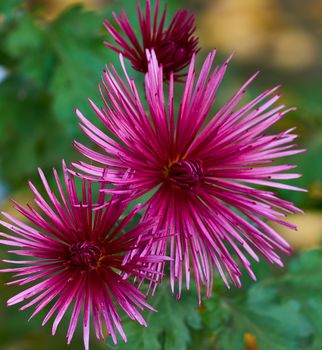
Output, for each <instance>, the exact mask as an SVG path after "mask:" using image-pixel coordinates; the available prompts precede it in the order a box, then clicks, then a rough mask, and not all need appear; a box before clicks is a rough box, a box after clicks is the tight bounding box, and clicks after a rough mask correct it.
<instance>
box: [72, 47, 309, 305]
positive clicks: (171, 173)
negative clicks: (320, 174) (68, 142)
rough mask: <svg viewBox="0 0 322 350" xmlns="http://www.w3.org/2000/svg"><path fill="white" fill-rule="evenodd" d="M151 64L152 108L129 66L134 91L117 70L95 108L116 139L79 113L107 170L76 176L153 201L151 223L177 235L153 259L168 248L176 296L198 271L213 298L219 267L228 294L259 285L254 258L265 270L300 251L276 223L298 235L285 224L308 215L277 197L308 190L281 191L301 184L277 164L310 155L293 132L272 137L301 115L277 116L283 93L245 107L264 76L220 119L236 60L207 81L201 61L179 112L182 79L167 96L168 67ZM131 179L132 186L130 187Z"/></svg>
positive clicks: (152, 59)
mask: <svg viewBox="0 0 322 350" xmlns="http://www.w3.org/2000/svg"><path fill="white" fill-rule="evenodd" d="M147 57H148V62H149V70H148V73H147V74H146V77H145V91H146V98H147V105H148V107H147V108H144V107H143V105H142V103H141V102H140V98H139V95H138V91H137V89H136V86H135V84H134V82H133V80H131V79H130V78H128V75H127V73H126V71H125V68H124V63H123V59H122V57H121V62H122V66H123V69H124V72H125V76H126V80H127V84H126V82H124V81H123V80H122V79H121V77H120V76H119V75H117V73H116V72H115V69H112V70H111V71H110V70H107V71H105V72H104V80H103V85H102V88H101V95H102V98H103V104H104V108H102V109H100V108H98V107H97V106H96V105H95V104H94V103H93V102H92V101H90V103H91V105H92V107H93V109H94V111H95V113H96V114H97V116H98V117H99V119H100V120H101V121H102V123H103V124H104V125H105V127H106V129H107V130H108V131H109V133H111V134H112V135H113V138H111V137H109V136H107V134H105V133H103V132H102V131H101V130H100V129H99V128H97V127H96V126H94V125H93V124H92V123H90V122H89V121H88V120H87V119H86V118H85V117H84V116H83V115H82V114H81V113H80V112H79V111H77V115H78V117H79V118H80V120H81V128H82V129H83V131H84V132H85V133H86V134H87V135H88V136H89V137H90V138H91V139H92V140H93V141H94V142H95V143H96V144H97V145H98V146H99V147H100V148H101V150H102V153H99V152H96V151H94V150H91V149H89V148H87V147H85V146H83V145H81V144H79V143H75V145H76V147H77V149H78V150H79V151H80V152H81V153H82V154H84V155H85V156H86V157H88V158H89V159H91V160H94V161H96V162H98V163H100V164H101V166H94V165H91V164H86V163H84V162H80V163H79V164H75V167H77V169H78V170H80V171H81V172H82V173H83V175H82V176H90V177H96V178H101V179H104V180H105V181H106V180H107V181H111V182H112V183H113V184H114V185H115V186H116V187H115V188H111V189H109V191H118V189H119V188H120V187H119V186H124V185H127V186H129V187H130V189H131V192H132V194H133V193H134V194H135V195H136V196H141V195H143V194H145V193H147V192H150V193H152V195H151V197H150V199H149V200H148V201H147V202H146V211H145V214H144V215H145V216H146V217H154V218H157V219H156V221H158V224H159V226H160V227H161V228H162V229H163V230H165V231H166V232H167V235H168V238H167V239H163V240H161V241H155V243H154V247H153V249H152V251H153V252H154V251H155V252H158V253H160V254H161V255H164V254H165V252H166V249H167V243H168V247H169V248H168V249H169V251H170V257H171V258H172V259H173V260H172V261H170V280H171V287H172V291H174V285H175V281H177V282H178V297H180V292H181V288H182V280H183V276H184V275H185V280H186V286H187V288H189V283H190V273H191V270H192V272H193V274H194V278H195V281H196V285H197V289H198V291H199V298H200V286H201V285H205V286H206V290H207V294H208V296H209V295H210V293H211V289H212V284H213V278H214V270H215V269H214V267H216V270H217V271H218V272H219V274H220V275H221V277H222V279H223V280H224V282H225V283H226V285H227V286H228V285H229V280H231V281H232V282H233V284H235V285H237V286H240V285H241V282H240V277H241V266H243V267H244V268H245V269H246V271H247V272H248V273H249V275H250V276H251V277H252V278H254V279H255V276H254V274H253V272H252V267H251V263H250V259H249V258H250V257H251V258H253V259H255V260H256V261H258V260H259V255H262V256H263V257H264V258H265V259H266V260H268V261H269V262H270V263H272V264H273V263H276V264H279V265H282V261H281V259H280V257H279V255H278V254H277V251H280V252H283V253H289V252H290V250H291V248H290V246H289V244H288V243H287V242H286V241H285V240H284V239H283V238H281V237H280V236H279V235H278V234H277V232H276V231H275V230H274V229H273V228H271V227H270V226H269V224H268V223H267V221H271V222H277V223H279V224H282V225H286V226H288V227H290V228H293V229H294V228H295V227H294V226H293V225H291V224H289V223H287V222H285V221H284V220H283V218H284V217H285V216H286V214H288V213H294V212H301V210H299V209H297V208H296V207H295V206H294V205H293V204H292V203H290V202H288V201H286V200H283V199H280V198H278V197H277V195H276V193H274V192H273V191H272V190H270V189H268V188H269V187H271V188H274V187H275V188H281V189H287V190H301V189H300V188H297V187H293V186H291V185H288V184H284V183H283V181H282V182H281V181H280V180H288V179H293V178H297V177H299V176H300V175H299V174H294V173H291V172H289V171H290V170H292V169H294V168H295V166H294V165H290V164H286V165H281V164H279V165H276V164H275V165H274V164H272V162H274V160H276V159H279V158H282V157H284V156H291V155H294V154H296V153H299V152H302V150H298V149H294V146H295V145H294V144H293V141H294V139H295V138H296V137H297V136H296V135H294V134H293V133H292V131H293V129H290V130H286V131H283V132H280V133H278V134H273V135H270V134H269V133H267V129H268V128H269V127H270V126H271V125H273V124H274V123H275V122H277V121H278V120H279V119H281V118H282V117H283V116H284V115H285V114H286V113H287V112H289V111H290V110H291V109H285V106H284V105H279V106H274V104H275V103H276V102H277V101H278V99H279V98H280V95H279V94H277V93H276V90H277V88H273V89H271V90H267V91H265V92H263V93H262V94H260V95H259V96H257V97H256V98H255V99H254V100H252V101H250V102H248V103H247V104H245V105H241V100H242V98H243V96H244V95H245V89H246V87H247V86H248V85H249V84H250V83H251V81H252V80H254V78H255V76H256V74H255V75H254V76H253V77H251V78H250V79H249V80H248V81H247V82H246V83H245V84H244V85H243V86H242V87H241V88H240V89H239V90H238V91H237V92H235V93H234V94H233V95H232V97H231V98H230V99H229V100H228V102H227V103H225V104H224V105H222V106H220V107H217V108H216V109H215V110H214V109H213V108H214V107H216V106H214V103H215V100H216V95H217V91H218V89H219V87H220V85H221V82H222V79H223V77H224V75H225V72H226V69H227V66H228V62H229V60H230V58H229V59H228V60H227V61H226V62H225V63H224V64H223V65H222V66H217V67H215V68H214V69H213V68H212V65H213V61H214V57H215V52H213V53H211V54H209V55H208V57H207V58H206V60H205V62H204V64H203V67H202V69H201V73H200V75H199V76H198V77H196V73H195V69H194V57H193V58H192V61H191V64H190V67H189V72H188V76H187V80H186V83H185V88H184V92H183V96H182V100H181V103H180V107H179V108H178V111H176V109H175V107H174V102H173V101H174V76H173V74H171V75H170V82H169V86H168V88H167V89H168V91H167V94H166V93H165V92H164V83H163V69H162V66H159V64H158V62H157V58H156V55H155V54H154V52H152V55H151V54H149V53H148V56H147ZM166 96H167V97H166ZM106 167H107V170H106ZM84 172H85V173H87V175H84ZM124 172H129V173H131V176H129V177H128V178H127V179H124V177H122V174H123V173H124ZM263 186H264V187H263ZM261 187H263V188H261ZM238 261H239V262H238Z"/></svg>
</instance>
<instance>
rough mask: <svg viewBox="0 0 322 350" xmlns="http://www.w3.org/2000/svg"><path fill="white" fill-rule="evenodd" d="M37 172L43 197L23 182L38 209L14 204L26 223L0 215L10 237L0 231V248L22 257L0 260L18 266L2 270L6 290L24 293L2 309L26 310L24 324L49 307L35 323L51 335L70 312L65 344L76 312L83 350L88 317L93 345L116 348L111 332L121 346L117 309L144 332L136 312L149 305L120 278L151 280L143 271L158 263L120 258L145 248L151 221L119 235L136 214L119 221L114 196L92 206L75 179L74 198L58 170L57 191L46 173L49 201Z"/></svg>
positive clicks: (86, 189) (120, 206) (119, 205)
mask: <svg viewBox="0 0 322 350" xmlns="http://www.w3.org/2000/svg"><path fill="white" fill-rule="evenodd" d="M39 173H40V176H41V180H42V183H43V185H44V188H45V192H46V193H47V197H48V199H47V200H46V199H45V197H43V196H42V195H41V194H40V192H38V190H37V189H36V187H34V185H33V184H32V183H30V187H31V190H32V192H33V193H34V195H35V203H36V205H37V207H38V211H36V210H35V209H34V208H32V207H31V206H28V207H27V208H25V207H23V206H21V205H20V204H18V203H16V202H14V204H15V207H16V209H17V210H18V212H19V213H20V214H21V215H23V216H24V217H25V218H26V219H28V220H29V222H30V223H31V224H32V225H31V224H29V223H25V221H20V220H18V219H17V218H15V217H13V216H11V215H9V214H7V213H3V215H4V216H5V217H6V219H7V220H8V221H1V224H2V225H3V226H4V227H6V228H7V229H9V230H10V233H0V236H1V237H2V239H1V240H0V243H1V244H3V245H6V246H12V247H15V248H17V249H16V250H11V251H10V253H12V254H16V255H18V256H23V257H25V258H27V259H25V260H23V261H22V260H5V261H6V262H8V263H11V264H18V265H21V266H22V267H13V268H8V269H5V270H2V272H9V273H13V274H14V275H13V278H14V280H13V281H12V282H10V283H9V284H15V285H19V286H24V287H25V286H26V285H27V284H31V287H28V288H26V287H25V290H24V291H22V292H21V293H19V294H18V295H16V296H14V297H12V298H11V299H9V300H8V305H15V304H18V303H23V306H22V307H21V310H24V309H27V308H30V307H32V306H33V307H34V312H33V314H32V315H31V318H32V317H34V316H35V315H36V314H38V313H39V311H41V310H43V309H44V308H45V307H46V306H48V305H50V304H51V308H50V310H49V312H48V313H47V315H46V317H45V319H44V320H43V323H42V324H43V325H44V324H45V323H47V322H48V321H49V319H50V318H52V317H54V321H53V327H52V333H53V334H55V332H56V329H57V326H58V325H59V323H60V321H61V319H62V318H63V317H64V315H65V314H66V311H67V310H68V309H71V310H72V314H71V319H70V323H69V328H68V332H67V342H68V344H69V343H70V342H71V340H72V338H73V335H74V332H75V329H76V326H77V323H78V320H79V319H80V317H81V316H80V315H81V312H82V311H83V315H84V316H83V320H82V324H83V334H84V345H85V349H86V350H87V349H88V348H89V333H90V318H92V321H93V325H94V329H95V334H96V337H97V338H98V339H103V338H104V334H105V335H106V334H109V335H111V337H112V338H113V341H114V342H115V343H116V342H117V338H116V333H117V332H118V333H119V334H120V335H121V337H122V338H123V339H124V340H125V341H126V335H125V333H124V331H123V329H122V325H121V318H120V315H119V308H121V309H123V310H124V311H125V313H126V314H127V315H128V316H129V317H130V318H131V319H133V320H136V321H137V322H139V323H140V324H141V325H144V326H146V322H145V320H144V319H143V317H142V315H141V311H142V310H144V308H147V309H151V310H152V307H151V306H149V305H148V304H147V302H146V301H145V295H143V293H142V292H141V291H139V290H138V289H137V288H136V287H135V286H134V285H133V284H132V283H130V280H129V279H127V278H125V276H126V277H128V278H130V277H129V276H134V278H135V277H137V278H138V279H143V278H144V279H148V280H150V281H153V280H156V277H155V275H156V273H155V272H154V271H150V268H149V266H151V265H153V264H155V263H160V262H161V261H162V257H160V256H159V257H155V256H153V255H151V254H150V255H145V256H134V257H133V258H132V259H131V260H130V259H127V260H124V257H125V256H127V255H128V253H129V252H131V251H133V250H134V249H139V248H140V245H142V246H143V247H146V245H147V240H148V239H150V234H149V231H150V230H151V227H150V226H151V223H148V222H145V223H141V224H139V225H137V226H134V228H132V229H130V230H128V231H127V232H126V233H125V234H124V233H123V229H124V228H126V227H127V224H128V222H129V221H130V220H131V219H132V217H133V216H134V214H135V213H136V212H137V210H138V208H135V209H134V210H132V211H131V212H130V213H129V214H128V215H127V216H125V217H124V218H121V216H122V215H123V212H124V209H125V208H126V206H127V202H126V201H124V198H123V199H122V198H120V197H119V198H116V197H115V196H114V197H112V198H111V200H110V201H109V202H107V203H105V201H104V196H105V195H104V193H102V192H101V193H100V194H99V198H98V202H97V204H96V205H95V206H94V205H93V201H92V183H91V182H87V181H83V182H82V194H81V195H79V194H78V193H77V190H76V184H75V181H74V176H73V175H71V174H70V173H69V172H68V170H67V168H66V166H65V164H64V165H63V175H64V182H65V185H64V184H63V182H61V181H60V179H59V177H58V174H57V172H56V170H54V176H55V179H56V184H57V189H58V191H57V192H58V193H57V195H56V194H55V193H54V192H53V191H52V190H51V188H50V187H49V185H48V182H47V180H46V178H45V175H44V173H43V172H42V170H41V169H39ZM103 186H104V185H103ZM139 238H140V242H139V243H138V239H139ZM54 314H56V316H54Z"/></svg>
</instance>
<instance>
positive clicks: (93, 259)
mask: <svg viewBox="0 0 322 350" xmlns="http://www.w3.org/2000/svg"><path fill="white" fill-rule="evenodd" d="M69 252H70V260H71V262H72V264H73V265H75V266H78V267H80V268H81V269H82V270H92V269H95V268H96V267H97V265H98V261H99V259H100V258H101V256H102V250H101V248H100V246H99V245H98V244H97V243H95V242H89V241H84V242H79V243H75V244H73V245H72V246H71V247H70V249H69Z"/></svg>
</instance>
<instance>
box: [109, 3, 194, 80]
mask: <svg viewBox="0 0 322 350" xmlns="http://www.w3.org/2000/svg"><path fill="white" fill-rule="evenodd" d="M159 7H160V1H159V0H156V3H155V9H154V11H153V12H152V13H151V2H150V0H147V1H146V7H145V14H143V13H142V11H141V8H140V5H139V4H138V7H137V9H138V18H139V23H140V30H141V35H140V37H138V36H137V35H136V34H135V33H134V30H133V27H132V24H131V23H130V21H129V20H128V17H127V15H126V13H125V11H124V10H121V15H117V14H115V13H114V14H113V16H114V19H115V22H116V23H117V24H118V26H119V29H120V31H121V32H119V31H118V30H117V28H115V27H114V26H113V24H112V23H110V22H109V21H105V27H106V29H107V30H108V31H109V33H110V34H111V35H112V37H113V38H114V40H115V42H116V44H117V45H116V46H115V45H113V44H111V43H109V42H106V43H105V44H106V45H107V46H108V47H109V48H111V49H113V50H114V51H116V52H118V53H122V54H123V55H124V57H126V58H127V59H129V60H130V61H131V63H132V66H133V68H134V69H135V70H137V71H139V72H144V73H145V72H147V71H148V62H147V58H146V54H145V52H146V49H149V50H152V49H154V51H155V53H156V55H157V58H158V61H159V63H160V64H162V66H163V74H164V76H163V77H164V79H165V80H168V79H169V77H170V73H171V72H174V76H175V78H176V79H177V80H179V79H180V78H181V77H182V76H184V74H183V73H180V71H181V70H182V69H184V68H185V67H186V66H187V65H188V64H189V62H190V60H191V57H192V55H193V54H194V53H196V52H197V51H198V39H197V38H196V37H195V36H194V32H195V29H196V28H195V24H194V22H195V17H194V15H192V14H189V12H188V11H186V10H179V11H177V12H176V13H175V15H174V17H173V19H172V20H171V22H170V24H169V26H168V27H167V28H166V27H165V21H166V8H164V10H163V12H162V14H161V15H160V13H159V12H160V11H159Z"/></svg>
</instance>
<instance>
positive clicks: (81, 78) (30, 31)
mask: <svg viewBox="0 0 322 350" xmlns="http://www.w3.org/2000/svg"><path fill="white" fill-rule="evenodd" d="M67 2H68V4H70V3H72V2H75V1H67ZM85 2H86V4H89V3H91V1H90V0H87V1H85ZM208 2H209V4H207V3H206V1H204V2H201V1H198V0H194V1H189V2H188V3H187V4H185V5H189V6H190V5H191V6H192V7H195V8H198V9H200V11H202V12H201V13H200V14H199V16H198V22H199V27H200V28H199V32H200V36H201V41H202V44H203V45H204V46H205V47H207V49H208V48H212V47H214V46H216V47H217V48H218V51H219V52H223V53H224V54H223V55H222V56H221V57H224V56H225V55H227V54H228V53H230V52H229V51H232V50H233V49H234V48H231V46H232V45H235V44H234V43H238V45H240V55H237V56H236V57H235V58H234V61H233V64H232V65H231V69H230V71H229V72H228V75H227V79H226V81H225V84H224V86H223V89H222V92H221V94H220V96H219V101H218V103H219V104H220V103H222V101H223V100H225V99H226V98H227V96H229V95H230V94H231V92H232V91H233V90H235V89H236V88H237V87H239V86H240V84H241V83H242V82H244V81H245V80H246V79H247V78H248V77H249V75H250V74H252V73H253V72H254V71H255V70H257V68H258V67H259V66H260V67H265V69H264V70H263V72H262V74H261V77H260V78H259V79H258V80H257V81H256V82H255V83H254V86H253V88H251V91H250V96H253V95H255V94H256V93H258V91H260V90H262V89H263V88H265V89H266V88H267V87H270V86H272V84H277V83H282V84H283V88H282V92H283V93H284V95H285V96H284V97H283V102H285V103H286V104H288V105H295V106H298V107H299V109H298V111H297V112H293V113H292V114H290V116H288V117H286V118H285V119H284V120H282V121H281V122H280V123H279V124H278V125H277V126H276V127H275V128H276V129H278V130H281V129H284V128H288V127H293V126H297V127H298V132H299V134H300V136H301V137H300V139H299V142H300V143H301V146H302V147H305V148H307V149H308V151H307V152H306V153H304V154H301V155H299V156H297V157H296V159H293V160H291V161H292V162H294V163H298V164H299V172H301V173H303V174H304V176H303V177H302V178H301V179H299V180H298V181H297V183H296V185H299V186H303V187H306V188H308V189H309V190H310V191H309V194H308V195H307V194H301V193H296V192H288V193H286V192H283V193H282V195H283V197H284V198H286V199H289V200H293V201H295V203H296V204H297V205H298V206H301V207H303V208H305V209H307V210H310V211H311V210H312V211H313V210H314V214H312V215H308V216H307V218H308V219H306V217H305V216H303V217H296V218H295V219H294V220H295V221H296V223H297V224H299V226H300V227H301V230H300V231H299V232H298V233H296V235H297V236H302V237H303V238H304V240H305V239H306V240H307V241H308V235H311V233H310V232H311V231H310V230H309V229H308V228H309V227H313V224H312V225H311V222H310V220H313V219H312V217H314V220H315V224H314V225H315V226H314V228H313V230H314V234H312V235H313V236H314V239H313V241H312V240H311V241H310V242H311V243H310V245H309V246H314V245H317V243H318V242H319V241H320V240H321V233H322V232H321V224H320V223H321V213H320V211H319V210H320V209H321V206H322V162H321V151H322V104H321V81H322V80H321V79H322V70H321V60H320V58H321V53H322V45H321V42H322V41H321V38H320V36H321V34H320V33H322V31H321V25H322V22H321V18H320V17H319V16H317V15H316V14H317V12H318V11H319V9H320V10H321V9H322V1H320V0H310V1H308V2H307V4H308V6H307V8H306V10H305V11H304V10H303V7H301V5H300V4H301V1H286V0H285V1H281V2H280V3H279V2H278V1H271V2H269V3H268V2H267V1H264V0H260V1H259V0H258V1H257V0H254V1H252V0H247V1H243V2H241V1H239V3H238V4H239V5H238V6H244V7H242V8H240V7H236V1H233V0H230V1H226V2H225V1H224V0H217V1H215V2H214V1H208ZM56 3H57V2H56ZM59 3H60V4H61V3H62V1H59ZM102 3H103V4H105V5H104V6H103V7H100V9H99V11H97V10H96V11H94V10H89V9H88V8H86V7H83V6H80V5H72V6H69V7H67V8H63V9H62V8H59V10H57V9H54V8H53V6H54V4H55V1H52V0H51V1H48V2H43V1H22V0H1V1H0V38H1V40H0V68H1V70H0V71H1V72H4V74H5V76H4V78H3V79H1V78H0V116H1V117H0V135H1V138H0V187H1V193H2V192H6V193H11V194H13V196H15V197H19V200H20V199H21V201H22V202H26V201H27V200H28V196H29V195H28V194H26V191H25V184H26V179H28V178H32V180H33V181H34V182H35V183H37V181H38V176H37V174H36V167H37V166H41V167H42V168H43V169H44V170H45V171H46V173H47V174H49V173H50V171H49V170H50V169H51V168H52V167H53V166H55V167H59V166H60V161H61V158H65V159H66V160H67V161H68V160H71V159H73V160H75V159H78V157H79V155H78V154H77V153H76V151H74V150H73V147H72V146H71V142H72V140H73V139H74V138H77V139H78V140H82V141H83V142H84V143H87V139H86V138H84V137H83V135H82V133H81V132H80V130H79V128H78V126H77V118H76V116H75V115H74V113H73V109H74V108H75V107H78V108H80V109H81V110H82V111H83V112H84V114H86V115H92V112H91V111H90V108H89V105H88V103H87V97H91V98H93V99H94V100H95V99H96V100H98V93H97V84H98V82H99V79H100V75H101V71H102V69H103V67H104V65H105V64H109V63H111V62H117V55H115V54H114V53H113V52H111V51H110V50H108V49H107V48H106V47H105V46H104V45H103V44H102V42H103V41H104V40H106V38H107V33H106V31H105V30H104V28H103V25H102V21H103V19H104V18H109V19H112V11H113V10H116V9H117V8H118V7H119V5H122V6H123V7H125V10H126V11H127V12H128V13H129V14H134V13H136V10H135V6H136V2H135V1H132V0H131V1H129V0H128V1H126V0H123V1H119V0H118V1H115V2H112V1H110V3H107V2H105V1H96V2H95V7H97V6H98V4H102ZM166 3H167V5H168V8H169V12H170V13H173V10H174V9H175V8H177V7H179V6H181V5H182V1H180V0H171V1H170V0H168V1H166ZM234 4H235V5H234ZM265 4H266V5H265ZM296 4H297V5H296ZM319 4H320V5H319ZM50 6H51V7H50ZM229 6H231V7H229ZM245 6H246V7H247V6H248V10H247V8H246V7H245ZM251 6H253V7H251ZM319 6H320V7H319ZM49 9H50V10H49ZM214 9H215V10H214ZM232 9H234V11H233V12H232ZM238 9H239V10H238ZM314 9H316V10H314ZM47 11H52V12H47ZM61 11H62V12H61ZM296 11H297V12H296ZM290 13H291V14H292V16H293V17H292V16H291V17H290V16H289V14H290ZM218 14H219V17H220V20H219V18H218V17H216V16H218ZM209 16H210V17H209ZM211 16H213V17H211ZM225 16H226V17H225ZM233 16H235V17H234V18H235V19H233ZM209 18H210V19H209ZM290 18H291V19H290ZM225 19H226V20H225ZM228 19H229V21H228ZM133 20H135V19H134V18H133ZM204 23H206V24H207V26H209V23H210V24H211V25H212V31H210V30H209V29H208V28H209V27H207V26H206V27H205V28H206V29H203V28H204V26H203V24H204ZM225 25H228V26H230V27H227V26H225ZM274 25H275V27H274ZM272 27H274V30H273V29H272ZM228 29H229V30H228ZM214 31H215V34H216V35H213V33H214ZM303 32H304V34H305V35H304V34H303ZM249 33H251V34H249ZM272 33H275V39H274V38H273V37H272ZM292 33H293V34H292ZM242 35H245V36H242ZM292 35H293V36H292ZM294 35H295V37H294ZM308 36H310V39H309V41H307V40H308ZM236 38H237V40H236ZM245 38H246V39H245ZM294 38H295V39H294ZM219 39H220V40H219ZM296 39H298V45H297V46H296V45H295V46H294V45H293V44H292V43H293V42H294V40H295V42H296V43H297V41H296ZM277 40H280V41H278V42H277ZM285 43H286V44H285ZM290 43H291V44H292V45H293V46H292V45H291V44H290ZM310 43H314V44H313V49H312V46H310V45H311V44H310ZM258 45H259V46H258ZM294 47H296V50H301V52H300V51H296V50H295V51H294ZM308 47H309V48H310V50H311V51H309V54H310V56H307V57H304V56H305V53H307V52H308V49H305V48H308ZM303 52H304V53H303ZM203 54H205V52H201V55H203ZM297 54H299V55H300V54H301V55H302V56H299V57H300V58H301V57H302V58H301V59H298V58H299V57H298V56H297V57H295V56H296V55H297ZM292 55H293V56H292ZM303 55H304V56H303ZM303 57H304V58H303ZM296 58H297V60H296ZM303 62H304V63H305V62H309V63H305V64H303ZM1 72H0V73H1ZM131 75H132V76H134V78H135V79H138V80H139V81H140V82H142V77H141V76H140V75H139V74H138V73H136V72H132V71H131ZM138 86H139V87H140V86H142V84H140V83H139V84H138ZM3 188H5V191H3ZM0 195H1V194H0ZM0 199H1V198H0ZM312 222H313V221H312ZM294 235H295V234H294ZM289 239H290V240H291V237H290V238H289ZM297 248H298V249H300V248H301V243H299V245H298V246H297ZM255 270H257V271H256V272H257V276H258V282H257V283H256V284H254V283H253V282H251V281H248V280H247V279H246V278H244V281H243V282H244V287H243V288H241V289H234V288H232V289H231V290H230V291H228V290H226V289H225V288H224V287H223V286H222V283H221V282H220V281H219V280H218V281H217V283H216V285H215V291H214V295H213V297H212V298H211V299H210V300H205V301H204V302H203V304H202V305H200V306H198V305H197V296H196V293H195V291H193V290H192V291H190V292H185V293H184V294H183V296H182V299H181V301H180V302H177V301H176V300H175V298H173V297H172V296H171V294H170V290H169V288H168V285H167V283H166V282H165V283H164V284H163V285H162V286H161V287H160V289H159V291H158V293H157V294H156V296H155V298H154V299H152V300H151V303H152V305H154V306H155V308H157V309H158V313H146V319H147V321H148V323H149V327H148V328H146V329H145V328H142V327H139V326H137V325H136V324H134V323H133V322H128V321H127V320H125V328H126V330H127V335H128V344H127V345H124V344H120V345H119V346H113V345H111V343H110V340H108V341H107V344H104V343H101V344H99V343H97V342H96V341H95V339H94V336H93V335H92V338H93V339H92V344H91V349H94V350H95V349H106V348H110V349H120V350H121V349H122V350H123V349H131V350H136V349H143V350H161V349H162V350H185V349H187V350H190V349H191V350H192V349H197V348H198V349H204V350H208V349H209V350H210V349H211V350H258V349H260V350H275V349H276V350H291V349H292V350H293V349H295V350H296V349H299V350H300V349H308V350H319V349H322V254H321V251H320V250H319V249H317V250H313V251H307V252H303V253H301V254H299V255H298V256H295V257H294V258H292V259H291V260H290V261H289V262H288V263H287V265H286V268H285V269H284V270H281V269H279V270H275V269H272V268H271V267H270V266H268V265H267V264H265V263H263V262H262V263H261V264H259V265H258V266H256V267H255ZM3 278H4V276H1V279H3ZM2 282H3V281H2ZM2 284H3V283H1V285H2ZM15 292H17V291H16V289H15V288H14V287H3V286H1V287H0V293H1V305H0V350H29V349H30V350H31V349H32V350H37V349H41V350H42V349H49V350H50V349H67V345H66V344H65V339H64V331H63V329H64V330H66V327H65V328H64V327H63V326H62V327H61V329H60V331H59V332H58V333H59V334H58V335H57V336H55V337H53V338H52V337H50V327H47V326H46V327H45V329H44V330H40V317H38V318H36V319H35V320H32V321H30V322H29V323H27V320H26V319H27V314H28V312H24V313H19V312H17V309H16V308H10V309H7V308H6V307H5V302H4V301H5V300H6V299H7V298H8V297H9V295H12V294H14V293H15ZM66 322H67V321H66ZM66 322H65V324H66ZM81 337H82V335H81V333H80V330H79V332H78V333H77V335H76V339H75V340H74V341H73V343H72V345H71V347H70V348H71V349H81V348H82V340H81Z"/></svg>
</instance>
